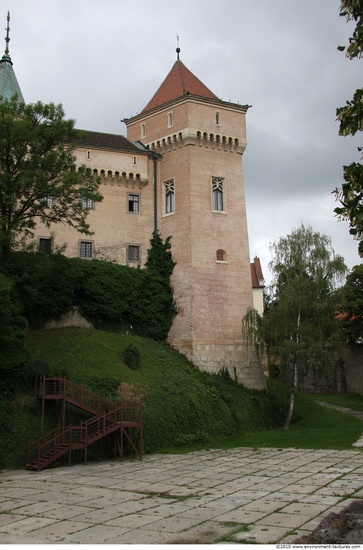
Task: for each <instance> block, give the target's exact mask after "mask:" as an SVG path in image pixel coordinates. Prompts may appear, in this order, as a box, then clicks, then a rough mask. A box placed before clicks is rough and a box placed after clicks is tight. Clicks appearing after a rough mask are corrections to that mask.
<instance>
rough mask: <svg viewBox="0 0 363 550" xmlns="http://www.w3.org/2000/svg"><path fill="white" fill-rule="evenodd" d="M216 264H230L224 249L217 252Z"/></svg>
mask: <svg viewBox="0 0 363 550" xmlns="http://www.w3.org/2000/svg"><path fill="white" fill-rule="evenodd" d="M216 263H217V264H228V262H227V252H226V251H225V250H223V249H222V248H218V250H216Z"/></svg>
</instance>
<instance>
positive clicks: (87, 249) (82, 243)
mask: <svg viewBox="0 0 363 550" xmlns="http://www.w3.org/2000/svg"><path fill="white" fill-rule="evenodd" d="M93 255H94V242H93V241H86V240H83V239H82V240H79V241H78V256H79V258H82V259H83V260H91V259H92V258H93Z"/></svg>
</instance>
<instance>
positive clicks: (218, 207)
mask: <svg viewBox="0 0 363 550" xmlns="http://www.w3.org/2000/svg"><path fill="white" fill-rule="evenodd" d="M223 184H224V180H223V178H212V209H213V210H215V211H218V212H223Z"/></svg>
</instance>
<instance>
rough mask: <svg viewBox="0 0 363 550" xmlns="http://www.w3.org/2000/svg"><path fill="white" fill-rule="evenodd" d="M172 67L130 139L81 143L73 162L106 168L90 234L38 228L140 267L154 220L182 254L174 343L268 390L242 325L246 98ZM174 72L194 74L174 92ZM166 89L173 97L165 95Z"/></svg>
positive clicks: (246, 267)
mask: <svg viewBox="0 0 363 550" xmlns="http://www.w3.org/2000/svg"><path fill="white" fill-rule="evenodd" d="M173 71H174V72H173ZM170 75H171V77H170ZM170 75H169V76H168V77H167V79H166V80H165V81H164V83H163V86H162V87H161V88H160V91H159V92H157V93H156V94H155V96H154V98H153V100H152V102H150V106H149V107H147V108H146V109H144V111H142V112H141V114H139V115H137V116H135V117H132V118H130V119H128V120H126V121H125V123H126V126H127V139H128V144H126V140H125V143H124V142H122V143H121V144H120V146H117V145H116V146H115V144H113V145H114V146H113V147H112V146H109V145H107V144H106V142H105V139H104V137H102V135H100V134H99V135H98V139H94V137H95V136H94V134H92V133H90V134H89V137H90V138H92V139H89V140H88V141H87V139H86V140H84V141H83V142H82V143H81V144H80V146H79V147H78V149H77V162H78V163H79V164H85V165H86V166H89V167H90V168H91V169H92V170H94V171H95V172H96V173H97V174H98V175H100V176H101V186H100V192H101V194H102V195H103V196H104V199H103V202H102V203H97V204H96V205H95V208H94V209H91V211H90V214H89V222H90V226H91V229H92V231H93V232H94V235H93V236H92V237H90V238H88V237H84V236H82V235H80V234H77V233H76V232H75V231H73V230H71V229H68V228H66V227H60V226H57V227H53V228H51V231H48V232H47V231H45V230H44V228H42V226H38V229H37V235H36V236H37V238H38V239H39V238H43V239H46V238H48V237H49V236H50V235H51V232H53V234H54V243H55V245H57V246H60V245H62V244H63V243H67V248H66V252H65V253H66V254H67V255H69V256H80V255H81V256H85V257H87V256H90V257H94V258H102V259H106V260H108V261H112V262H116V263H119V264H130V265H141V266H142V265H144V263H145V260H146V254H147V249H148V248H149V243H150V238H151V236H152V232H153V230H154V227H155V225H156V226H157V228H158V230H159V231H160V233H161V236H162V238H163V239H165V238H167V237H168V236H171V237H172V240H171V244H172V253H173V257H174V259H175V260H176V262H177V265H176V268H175V271H174V274H173V280H172V284H173V287H174V296H175V300H176V303H177V307H178V315H177V317H176V318H175V321H174V324H173V326H172V328H171V331H170V334H169V340H170V342H171V343H172V345H173V346H175V347H176V348H177V349H179V350H180V351H181V352H182V353H184V354H185V355H186V356H187V357H188V358H189V359H190V360H191V361H193V362H194V363H195V364H196V365H197V366H199V367H200V368H202V369H204V370H207V371H209V372H219V371H220V370H221V369H223V368H227V369H228V370H229V371H230V373H231V375H232V376H233V378H235V379H237V380H238V381H239V382H240V383H243V384H244V385H245V386H246V387H249V388H255V389H264V388H265V382H264V377H263V372H262V368H261V365H260V364H259V363H258V361H257V358H256V357H255V354H254V353H253V351H252V350H249V349H247V347H246V345H245V343H244V342H243V340H242V330H241V325H242V318H243V316H244V314H245V313H246V311H247V309H248V308H250V307H253V296H252V284H251V271H250V258H249V245H248V232H247V220H246V205H245V193H244V181H243V172H242V155H243V152H244V150H245V148H246V112H247V109H248V107H247V106H242V105H237V104H232V103H227V102H223V101H221V100H219V99H218V98H217V97H216V96H215V95H214V94H213V93H212V92H210V91H209V90H208V89H207V88H205V87H204V88H203V86H204V85H202V84H201V83H200V81H199V80H198V79H196V77H194V75H192V73H190V72H189V71H188V70H187V69H186V68H185V66H184V65H183V64H181V62H180V61H179V60H178V61H177V62H176V64H175V65H174V67H173V69H172V71H171V73H170ZM177 75H179V76H180V77H181V82H182V85H184V82H188V89H187V90H186V89H183V90H182V92H180V93H179V92H178V91H177V92H173V90H174V88H175V85H176V79H177V78H178V76H177ZM168 78H169V80H168ZM193 78H194V79H195V80H193ZM193 86H195V89H193ZM173 87H174V88H173ZM165 91H167V92H168V93H170V96H171V99H167V100H165V99H163V94H165ZM92 136H93V137H92ZM123 139H124V138H123ZM138 142H142V144H144V145H146V146H148V147H149V152H148V151H147V150H146V149H145V148H143V147H142V146H141V145H140V144H139V143H138ZM152 153H158V160H157V161H154V160H153V158H152ZM155 162H156V175H157V178H156V180H157V187H156V192H157V193H156V197H157V201H156V204H154V197H155V195H154V174H155V172H154V170H155ZM134 201H136V202H134ZM155 212H156V213H157V219H156V220H155V219H154V213H155ZM85 243H86V244H85ZM87 243H88V244H87ZM137 249H138V251H139V255H137V253H136V252H137Z"/></svg>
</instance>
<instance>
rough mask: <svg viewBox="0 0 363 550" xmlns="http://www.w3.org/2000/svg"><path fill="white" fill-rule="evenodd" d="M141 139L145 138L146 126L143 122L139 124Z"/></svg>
mask: <svg viewBox="0 0 363 550" xmlns="http://www.w3.org/2000/svg"><path fill="white" fill-rule="evenodd" d="M141 137H142V138H144V137H146V124H145V122H143V123H142V124H141Z"/></svg>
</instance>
